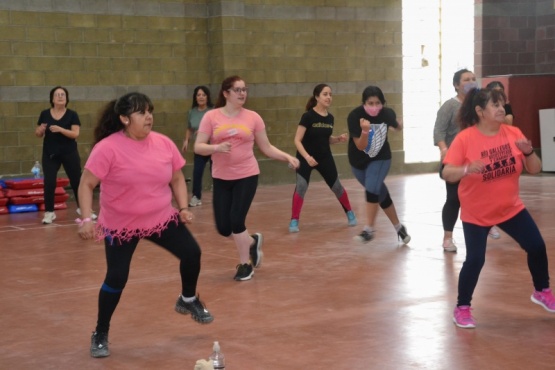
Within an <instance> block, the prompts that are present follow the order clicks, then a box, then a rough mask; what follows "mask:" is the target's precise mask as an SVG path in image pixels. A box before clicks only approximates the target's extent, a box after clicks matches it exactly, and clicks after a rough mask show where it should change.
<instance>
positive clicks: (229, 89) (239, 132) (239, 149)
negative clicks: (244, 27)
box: [195, 76, 299, 281]
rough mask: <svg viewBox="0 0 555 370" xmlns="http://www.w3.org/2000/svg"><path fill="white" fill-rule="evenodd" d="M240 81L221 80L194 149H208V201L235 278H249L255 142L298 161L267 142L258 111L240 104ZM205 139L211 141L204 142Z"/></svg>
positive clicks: (255, 244)
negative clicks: (229, 249)
mask: <svg viewBox="0 0 555 370" xmlns="http://www.w3.org/2000/svg"><path fill="white" fill-rule="evenodd" d="M247 91H248V89H247V87H246V85H245V81H243V79H241V77H239V76H231V77H228V78H226V79H225V80H224V81H223V82H222V86H221V89H220V92H219V95H218V101H217V103H216V109H213V110H211V111H209V112H207V113H206V114H205V115H204V117H203V118H202V120H201V122H200V127H199V130H198V133H197V139H196V141H195V153H196V154H200V155H212V178H213V187H214V190H213V197H214V199H213V207H214V217H215V219H216V228H217V230H218V232H219V233H220V235H223V236H225V237H229V236H231V237H232V238H233V241H234V242H235V245H236V247H237V251H238V252H239V264H238V265H237V267H236V269H237V271H236V274H235V277H234V279H235V280H237V281H242V280H249V279H251V278H252V276H253V274H254V269H253V266H254V267H259V266H260V264H261V263H262V255H263V254H262V243H263V238H262V234H261V233H255V234H253V235H250V234H249V232H248V231H247V227H246V225H245V220H246V218H247V213H248V211H249V208H250V206H251V203H252V200H253V199H254V194H255V193H256V187H257V185H258V174H259V173H260V170H259V168H258V161H257V160H256V157H255V156H254V151H253V147H254V143H255V142H256V145H258V148H259V149H260V150H261V151H262V153H264V154H265V155H267V156H268V157H270V158H272V159H276V160H279V161H283V162H288V163H289V166H290V167H292V168H297V167H299V160H298V159H297V158H295V157H293V156H291V155H289V154H287V153H285V152H283V151H281V150H279V149H278V148H276V147H275V146H273V145H272V144H270V141H269V140H268V136H267V135H266V129H265V126H264V121H263V120H262V118H261V117H260V116H259V115H258V113H256V112H254V111H252V110H248V109H245V108H243V105H244V104H245V101H246V100H247ZM209 143H210V144H209Z"/></svg>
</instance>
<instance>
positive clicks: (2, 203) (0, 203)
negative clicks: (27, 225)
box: [0, 198, 8, 206]
mask: <svg viewBox="0 0 555 370" xmlns="http://www.w3.org/2000/svg"><path fill="white" fill-rule="evenodd" d="M6 204H8V198H0V206H5V205H6Z"/></svg>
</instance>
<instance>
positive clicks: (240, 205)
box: [212, 175, 258, 237]
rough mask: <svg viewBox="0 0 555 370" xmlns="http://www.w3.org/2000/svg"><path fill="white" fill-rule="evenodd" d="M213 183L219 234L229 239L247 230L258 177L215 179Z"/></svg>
mask: <svg viewBox="0 0 555 370" xmlns="http://www.w3.org/2000/svg"><path fill="white" fill-rule="evenodd" d="M212 183H213V185H214V190H213V201H212V204H213V206H214V218H215V219H216V229H217V230H218V233H219V234H220V235H222V236H225V237H228V236H230V235H231V234H232V233H233V234H240V233H242V232H243V231H245V230H247V227H246V225H245V221H246V219H247V213H248V212H249V209H250V207H251V204H252V200H253V199H254V195H255V194H256V188H257V187H258V175H254V176H251V177H246V178H244V179H238V180H222V179H213V182H212Z"/></svg>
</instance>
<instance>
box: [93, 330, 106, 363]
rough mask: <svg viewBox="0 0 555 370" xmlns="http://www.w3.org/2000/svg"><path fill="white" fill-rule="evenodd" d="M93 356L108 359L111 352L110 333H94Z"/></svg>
mask: <svg viewBox="0 0 555 370" xmlns="http://www.w3.org/2000/svg"><path fill="white" fill-rule="evenodd" d="M91 356H92V357H108V356H110V350H109V349H108V333H105V332H96V331H95V332H94V333H93V334H92V336H91Z"/></svg>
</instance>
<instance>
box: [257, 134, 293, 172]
mask: <svg viewBox="0 0 555 370" xmlns="http://www.w3.org/2000/svg"><path fill="white" fill-rule="evenodd" d="M254 141H255V142H256V145H258V147H259V148H260V150H261V151H262V153H264V154H265V155H266V156H268V157H270V158H272V159H275V160H278V161H282V162H288V163H289V165H290V167H292V168H298V167H299V160H298V159H297V158H295V157H293V156H292V155H289V154H287V153H285V152H283V151H281V150H279V149H278V148H276V147H275V146H273V145H272V144H270V140H268V135H267V134H266V130H265V129H264V130H262V131H258V132H256V133H255V134H254Z"/></svg>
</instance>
